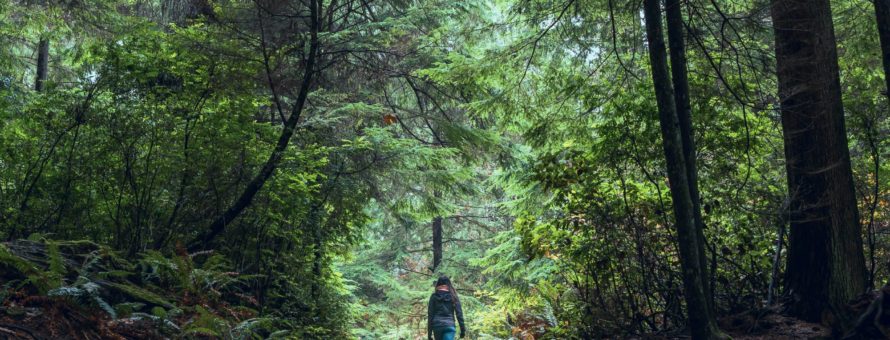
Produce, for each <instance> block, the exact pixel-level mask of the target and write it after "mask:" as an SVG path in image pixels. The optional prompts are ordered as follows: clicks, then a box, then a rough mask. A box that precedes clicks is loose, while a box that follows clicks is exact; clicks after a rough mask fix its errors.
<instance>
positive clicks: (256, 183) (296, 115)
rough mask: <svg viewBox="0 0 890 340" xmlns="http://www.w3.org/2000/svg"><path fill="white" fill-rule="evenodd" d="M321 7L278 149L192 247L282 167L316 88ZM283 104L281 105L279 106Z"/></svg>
mask: <svg viewBox="0 0 890 340" xmlns="http://www.w3.org/2000/svg"><path fill="white" fill-rule="evenodd" d="M321 12H322V9H321V2H320V1H318V0H312V1H310V3H309V13H310V14H309V35H310V36H309V52H308V55H307V56H306V60H305V68H304V70H303V80H302V82H301V83H300V89H299V92H298V94H297V98H296V100H295V102H294V104H293V108H292V109H291V112H290V117H288V118H287V120H286V121H285V122H284V126H283V129H282V130H281V135H280V136H279V137H278V143H277V144H275V148H274V149H273V150H272V154H271V155H269V159H268V160H266V163H265V164H263V167H262V168H261V169H260V171H259V173H257V174H256V176H254V178H253V179H252V180H251V181H250V183H248V184H247V186H246V187H245V188H244V191H242V193H241V195H240V196H238V199H236V200H235V202H234V203H233V204H232V205H231V206H230V207H229V208H228V209H227V210H226V211H225V212H224V213H223V214H221V215H220V216H219V217H217V218H216V219H215V220H214V221H213V222H212V223H211V224H210V225H209V226H208V228H207V231H206V232H205V233H203V234H202V235H201V236H199V237H198V238H197V239H196V242H195V243H193V244H192V245H191V247H190V248H197V247H199V246H206V245H207V244H209V243H210V242H211V241H213V239H214V238H216V237H217V236H218V235H219V234H220V233H222V232H223V231H224V230H225V228H226V226H227V225H228V224H229V223H230V222H232V220H234V219H235V218H237V217H238V215H240V214H241V212H242V211H244V209H246V208H247V207H248V206H250V204H251V202H252V201H253V198H254V196H256V194H257V192H259V191H260V189H262V188H263V185H264V184H266V181H267V180H268V179H269V177H272V174H273V173H274V172H275V169H276V168H277V167H278V164H279V163H280V162H281V159H282V157H283V156H284V151H285V150H286V149H287V146H288V144H290V139H291V137H292V136H293V135H294V131H295V130H296V127H297V122H299V121H300V117H301V116H302V113H303V108H304V106H305V104H306V98H307V97H308V96H309V90H310V89H311V87H312V81H313V80H312V77H313V74H314V73H315V72H316V71H315V68H314V67H315V63H316V58H317V56H318V50H319V46H318V45H319V43H318V32H319V30H320V29H321V24H320V20H319V16H320V13H321ZM279 107H280V106H279Z"/></svg>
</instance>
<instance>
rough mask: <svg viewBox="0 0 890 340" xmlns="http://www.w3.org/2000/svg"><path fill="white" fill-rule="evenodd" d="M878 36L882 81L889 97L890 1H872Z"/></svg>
mask: <svg viewBox="0 0 890 340" xmlns="http://www.w3.org/2000/svg"><path fill="white" fill-rule="evenodd" d="M874 2H875V18H876V19H877V21H878V35H879V36H880V38H881V55H882V56H883V57H884V80H885V81H886V82H887V88H886V89H885V91H888V94H887V95H888V96H890V0H874Z"/></svg>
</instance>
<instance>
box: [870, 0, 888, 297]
mask: <svg viewBox="0 0 890 340" xmlns="http://www.w3.org/2000/svg"><path fill="white" fill-rule="evenodd" d="M874 4H875V19H877V22H878V36H879V37H880V40H881V57H882V59H883V62H884V81H885V82H886V87H885V88H884V94H885V95H886V96H887V98H888V99H890V0H874ZM872 124H874V123H872ZM872 124H869V125H872ZM867 140H868V142H869V146H870V149H871V150H872V157H873V158H874V159H873V161H874V163H873V164H874V171H875V178H874V180H875V186H874V189H872V190H873V192H872V202H871V207H870V210H871V211H870V213H871V216H870V217H869V222H868V228H869V229H868V235H869V238H868V241H869V264H868V287H869V288H874V283H875V251H874V249H875V246H874V223H875V221H874V218H875V208H877V203H878V193H879V192H880V183H881V181H880V178H879V177H880V167H881V165H880V164H881V159H880V152H878V148H877V145H876V143H875V138H874V137H873V136H870V137H868V138H867Z"/></svg>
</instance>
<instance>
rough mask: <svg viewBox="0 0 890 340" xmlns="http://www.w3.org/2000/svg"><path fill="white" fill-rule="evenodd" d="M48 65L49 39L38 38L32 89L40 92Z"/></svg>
mask: <svg viewBox="0 0 890 340" xmlns="http://www.w3.org/2000/svg"><path fill="white" fill-rule="evenodd" d="M48 67H49V39H47V38H46V37H42V38H40V42H38V43H37V72H36V73H35V76H34V91H37V92H42V91H43V86H44V83H45V82H46V73H47V69H48Z"/></svg>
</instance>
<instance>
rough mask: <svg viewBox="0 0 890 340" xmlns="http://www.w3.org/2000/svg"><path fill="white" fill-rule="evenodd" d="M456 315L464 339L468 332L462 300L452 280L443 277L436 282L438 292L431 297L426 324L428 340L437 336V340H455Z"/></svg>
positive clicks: (434, 292)
mask: <svg viewBox="0 0 890 340" xmlns="http://www.w3.org/2000/svg"><path fill="white" fill-rule="evenodd" d="M455 315H456V316H457V322H458V324H460V337H461V338H463V337H464V334H465V330H466V327H464V311H463V309H462V308H461V307H460V299H458V298H457V292H456V291H454V287H453V286H452V285H451V280H450V279H448V277H447V276H444V275H443V276H441V277H439V279H438V280H436V290H435V291H433V294H432V295H430V302H429V306H428V309H427V323H426V334H427V338H428V339H430V340H432V339H433V334H435V335H436V340H453V339H454V332H455V330H454V317H455Z"/></svg>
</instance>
